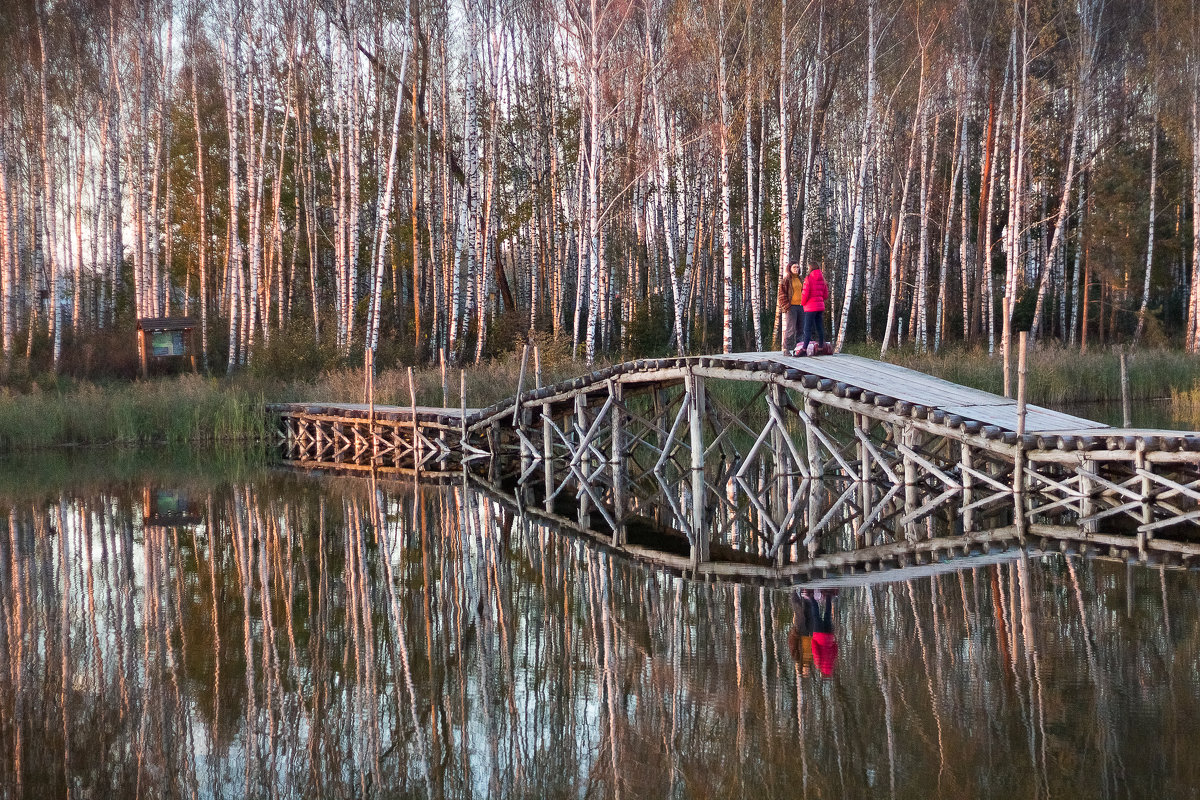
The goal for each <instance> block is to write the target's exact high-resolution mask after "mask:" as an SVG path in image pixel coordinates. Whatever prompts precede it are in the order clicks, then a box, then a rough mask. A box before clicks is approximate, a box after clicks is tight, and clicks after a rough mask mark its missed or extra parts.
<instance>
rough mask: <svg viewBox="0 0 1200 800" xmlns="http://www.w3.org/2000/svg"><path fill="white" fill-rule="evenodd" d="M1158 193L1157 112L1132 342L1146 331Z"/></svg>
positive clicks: (1151, 130)
mask: <svg viewBox="0 0 1200 800" xmlns="http://www.w3.org/2000/svg"><path fill="white" fill-rule="evenodd" d="M1157 193H1158V112H1157V111H1156V112H1155V113H1154V124H1152V125H1151V126H1150V216H1149V219H1148V220H1147V222H1146V275H1145V278H1144V280H1143V282H1142V305H1141V308H1139V309H1138V322H1137V330H1136V331H1134V334H1133V341H1134V344H1137V343H1138V342H1140V341H1141V340H1142V333H1143V332H1144V331H1145V330H1146V313H1147V310H1148V309H1149V306H1150V276H1151V274H1152V272H1153V267H1154V221H1155V211H1156V206H1155V202H1156V195H1157Z"/></svg>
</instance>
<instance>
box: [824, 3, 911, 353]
mask: <svg viewBox="0 0 1200 800" xmlns="http://www.w3.org/2000/svg"><path fill="white" fill-rule="evenodd" d="M875 33H876V31H875V0H867V104H866V109H865V110H864V115H863V133H862V145H861V147H860V150H859V155H858V175H857V177H856V179H855V184H854V186H855V190H854V221H853V222H852V223H851V224H852V228H851V231H850V248H849V251H848V253H847V256H846V287H845V295H844V296H843V298H842V311H841V314H840V315H839V316H840V319H839V321H838V334H837V339H836V344H835V345H834V349H835V351H836V352H839V353H840V352H841V351H842V346H843V345H844V344H845V343H846V326H847V324H848V323H849V321H850V303H851V301H852V300H853V299H854V284H855V280H856V275H857V269H858V258H859V252H858V251H859V248H860V247H861V245H862V237H863V206H864V203H865V202H866V189H867V164H868V163H869V161H870V158H871V127H872V124H873V120H874V117H875V57H876V53H877V46H878V43H877V42H876V36H875ZM924 77H925V76H924V69H923V68H922V75H921V78H922V86H923V85H924V83H923V82H924ZM917 104H918V106H919V105H920V104H921V91H920V90H918V92H917ZM910 153H911V150H910ZM909 160H910V162H911V160H912V156H911V155H910V156H909ZM905 186H906V188H907V178H906V179H905ZM888 326H889V333H890V327H891V320H890V314H889V322H888ZM883 349H884V351H886V350H887V335H886V334H885V335H884V339H883Z"/></svg>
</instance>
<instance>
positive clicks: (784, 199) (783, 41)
mask: <svg viewBox="0 0 1200 800" xmlns="http://www.w3.org/2000/svg"><path fill="white" fill-rule="evenodd" d="M873 9H874V2H873V0H869V2H868V12H867V13H868V17H867V19H868V25H867V35H868V36H869V37H871V36H873V35H874V31H875V29H874V27H873V26H872V25H871V24H870V21H871V20H872V19H873V18H872V17H871V16H870V14H871V13H872V11H873ZM787 16H788V15H787V0H780V2H779V275H780V277H781V278H782V276H783V275H785V274H786V273H787V268H788V264H790V263H791V262H792V205H791V198H790V197H789V196H788V191H789V190H788V186H789V184H790V182H791V176H790V175H789V173H788V149H789V141H788V133H789V130H790V125H789V123H788V103H789V100H788V75H789V73H790V70H789V69H788V53H789V51H788V18H787ZM869 41H870V44H868V47H867V49H868V51H870V50H871V47H873V45H874V39H873V38H871V39H870V40H869ZM873 75H874V73H872V72H868V77H867V86H868V89H867V93H868V94H870V93H871V91H872V89H873V85H872V84H871V79H872V77H873ZM867 114H870V111H869V110H868V111H867ZM864 134H865V131H864ZM863 138H864V140H865V138H866V137H865V136H864V137H863ZM783 325H784V320H783V314H782V313H780V312H779V309H776V313H775V346H776V347H782V346H783V341H784V335H783Z"/></svg>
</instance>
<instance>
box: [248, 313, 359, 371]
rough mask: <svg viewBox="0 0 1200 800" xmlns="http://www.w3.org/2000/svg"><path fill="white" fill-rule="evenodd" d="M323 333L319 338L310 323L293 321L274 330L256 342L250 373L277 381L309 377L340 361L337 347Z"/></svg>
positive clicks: (336, 364)
mask: <svg viewBox="0 0 1200 800" xmlns="http://www.w3.org/2000/svg"><path fill="white" fill-rule="evenodd" d="M329 339H330V337H329V336H326V337H324V339H322V340H321V341H320V342H318V341H317V337H316V336H315V335H314V333H313V329H312V326H311V325H310V324H305V323H299V322H293V323H292V324H291V325H289V326H288V327H287V328H284V329H283V330H278V331H274V332H273V333H272V334H271V338H270V340H269V341H265V342H260V343H259V344H258V345H257V346H255V348H254V350H253V352H252V357H251V359H250V373H251V374H252V375H253V376H255V377H258V378H269V379H274V380H280V381H299V380H312V379H313V378H315V377H317V376H318V375H320V374H321V373H322V372H324V371H326V370H329V369H334V368H336V367H337V366H338V364H339V363H340V358H339V356H338V352H337V349H336V348H335V347H334V346H333V344H331V343H330V341H329Z"/></svg>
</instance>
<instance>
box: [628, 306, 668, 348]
mask: <svg viewBox="0 0 1200 800" xmlns="http://www.w3.org/2000/svg"><path fill="white" fill-rule="evenodd" d="M673 324H674V323H673V321H672V319H671V310H670V308H669V307H668V306H667V304H666V303H662V302H659V301H657V300H655V299H654V298H650V299H648V300H645V301H643V302H640V303H638V304H637V305H636V306H635V307H634V309H633V319H631V320H629V327H628V329H627V331H626V332H627V335H628V337H629V343H630V345H631V347H632V349H633V351H634V352H636V353H638V354H639V355H642V356H665V355H667V354H668V352H669V351H670V344H671V326H672V325H673Z"/></svg>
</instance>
